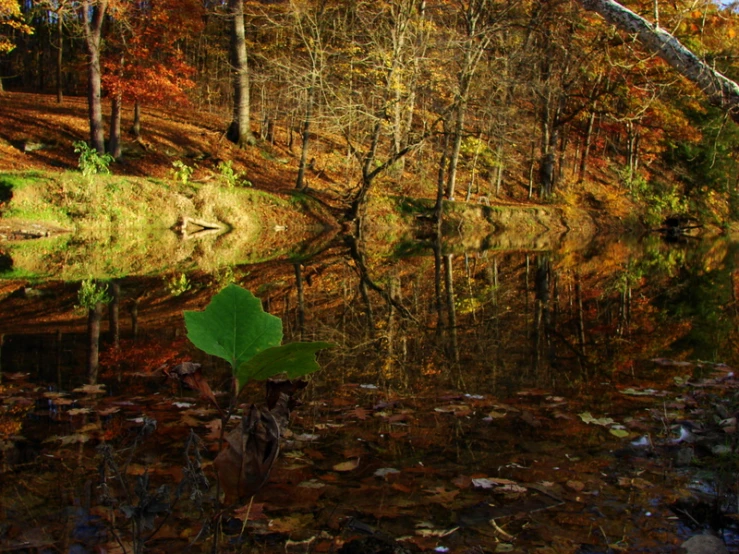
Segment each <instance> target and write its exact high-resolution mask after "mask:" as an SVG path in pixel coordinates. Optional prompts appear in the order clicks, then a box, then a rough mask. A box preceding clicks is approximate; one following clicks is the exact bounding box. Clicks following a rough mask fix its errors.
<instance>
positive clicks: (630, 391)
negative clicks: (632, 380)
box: [619, 387, 661, 396]
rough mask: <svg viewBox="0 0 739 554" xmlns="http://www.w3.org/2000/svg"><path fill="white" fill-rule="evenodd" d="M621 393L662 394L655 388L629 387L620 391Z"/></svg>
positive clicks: (637, 394) (638, 394)
mask: <svg viewBox="0 0 739 554" xmlns="http://www.w3.org/2000/svg"><path fill="white" fill-rule="evenodd" d="M619 392H620V393H621V394H628V395H629V396H657V395H661V393H660V391H657V390H655V389H641V390H638V389H634V388H631V387H629V388H628V389H623V390H621V391H619Z"/></svg>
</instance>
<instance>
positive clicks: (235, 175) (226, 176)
mask: <svg viewBox="0 0 739 554" xmlns="http://www.w3.org/2000/svg"><path fill="white" fill-rule="evenodd" d="M218 172H219V173H220V176H221V180H222V181H223V182H224V183H225V185H226V186H228V187H235V186H238V185H243V186H246V187H250V186H252V183H251V181H249V180H248V179H246V178H245V175H246V174H245V173H243V172H241V171H236V170H235V169H234V168H233V167H232V164H231V160H229V161H227V162H220V163H219V164H218Z"/></svg>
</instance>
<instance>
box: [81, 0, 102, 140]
mask: <svg viewBox="0 0 739 554" xmlns="http://www.w3.org/2000/svg"><path fill="white" fill-rule="evenodd" d="M107 7H108V0H98V1H97V2H94V1H93V0H83V1H82V20H83V22H84V28H85V43H86V45H87V53H88V56H89V60H88V63H89V65H88V73H87V78H88V89H87V105H88V111H89V120H90V146H92V147H93V148H94V149H95V150H97V151H98V153H100V154H103V153H104V152H105V134H104V130H103V107H102V103H101V100H100V98H101V95H102V83H101V80H100V77H101V75H102V73H101V69H100V35H101V31H102V27H103V19H104V17H105V10H106V9H107Z"/></svg>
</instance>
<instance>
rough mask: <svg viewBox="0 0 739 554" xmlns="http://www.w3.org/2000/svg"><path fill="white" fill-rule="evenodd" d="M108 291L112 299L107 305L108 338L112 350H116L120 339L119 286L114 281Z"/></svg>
mask: <svg viewBox="0 0 739 554" xmlns="http://www.w3.org/2000/svg"><path fill="white" fill-rule="evenodd" d="M110 291H111V293H112V296H113V299H112V300H111V302H110V304H109V305H108V322H109V324H110V338H111V341H112V343H113V348H118V346H119V345H120V338H121V325H120V304H121V284H120V283H119V282H118V281H117V280H114V281H113V282H112V283H110Z"/></svg>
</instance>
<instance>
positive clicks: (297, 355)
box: [236, 342, 335, 388]
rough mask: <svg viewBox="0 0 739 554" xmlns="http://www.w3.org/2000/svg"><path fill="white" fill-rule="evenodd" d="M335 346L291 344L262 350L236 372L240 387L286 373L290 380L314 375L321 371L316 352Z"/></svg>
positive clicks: (320, 343) (326, 343)
mask: <svg viewBox="0 0 739 554" xmlns="http://www.w3.org/2000/svg"><path fill="white" fill-rule="evenodd" d="M334 346H335V345H334V344H331V343H330V342H291V343H290V344H283V345H282V346H273V347H272V348H268V349H266V350H262V351H261V352H259V353H258V354H257V355H256V356H254V357H253V358H252V359H251V360H249V361H247V362H245V363H243V364H242V365H241V366H239V369H238V370H237V371H236V378H237V379H238V381H239V387H240V388H241V387H243V386H244V383H246V382H247V381H253V380H263V379H269V378H270V377H272V376H274V375H278V374H280V373H286V374H287V376H288V377H289V378H290V379H294V378H295V377H302V376H303V375H307V374H309V373H313V372H314V371H316V370H317V369H320V366H319V365H318V362H317V361H316V352H318V351H319V350H322V349H324V348H333V347H334Z"/></svg>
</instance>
